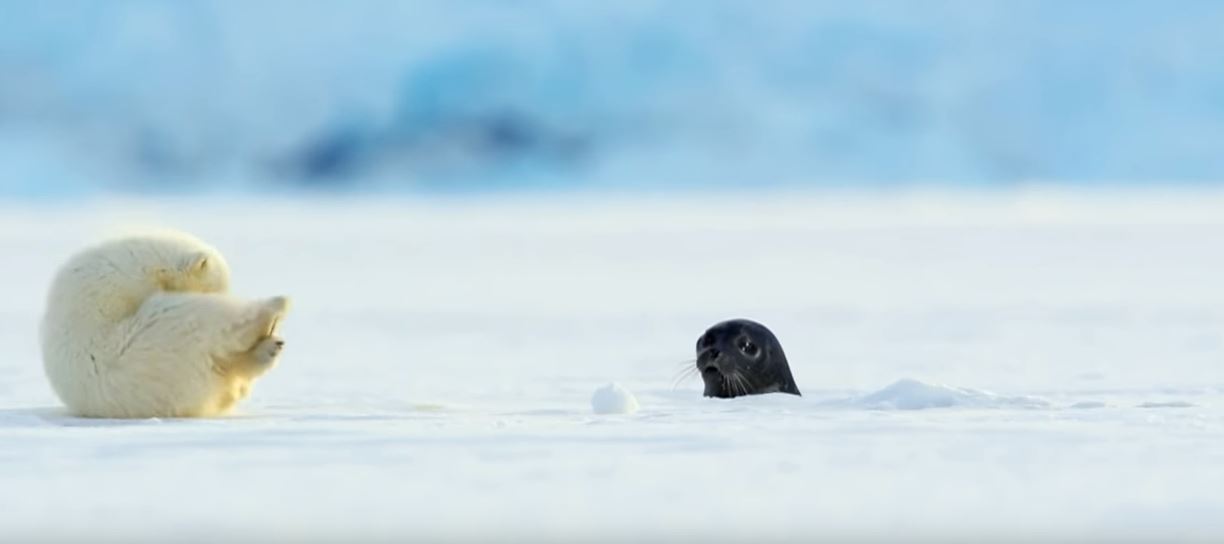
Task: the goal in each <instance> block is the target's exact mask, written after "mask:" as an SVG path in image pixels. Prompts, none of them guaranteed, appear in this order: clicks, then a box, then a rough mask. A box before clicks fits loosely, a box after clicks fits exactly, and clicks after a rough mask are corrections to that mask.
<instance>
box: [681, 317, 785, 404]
mask: <svg viewBox="0 0 1224 544" xmlns="http://www.w3.org/2000/svg"><path fill="white" fill-rule="evenodd" d="M697 370H698V371H699V372H701V379H702V380H703V381H704V382H705V396H707V397H718V398H723V399H729V398H734V397H741V396H744V395H760V394H764V393H790V394H792V395H799V394H800V393H799V387H798V386H797V385H795V378H794V377H792V376H791V370H790V365H789V364H788V363H787V362H786V354H785V353H783V352H782V344H781V343H779V342H778V338H777V337H775V336H774V334H773V333H772V332H770V330H769V329H768V328H767V327H765V325H762V324H760V323H757V322H755V321H749V320H747V319H732V320H730V321H723V322H722V323H719V324H717V325H714V326H713V327H710V328H709V329H707V330H706V331H705V333H704V334H702V335H701V338H698V339H697Z"/></svg>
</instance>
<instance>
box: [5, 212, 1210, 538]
mask: <svg viewBox="0 0 1224 544" xmlns="http://www.w3.org/2000/svg"><path fill="white" fill-rule="evenodd" d="M132 224H159V225H171V226H176V227H179V228H183V229H186V230H189V231H192V232H195V233H197V234H198V235H200V236H202V237H204V238H206V239H208V240H210V241H212V242H213V243H214V244H216V245H217V246H218V247H220V248H221V249H222V251H224V252H225V253H226V255H227V256H228V258H229V260H230V263H231V266H232V268H233V270H234V274H235V280H236V281H235V283H236V289H237V290H238V291H239V292H240V293H243V294H248V295H252V296H263V295H271V294H279V293H285V294H290V295H293V296H294V297H295V299H296V307H295V308H294V311H293V313H292V314H291V316H290V318H289V319H288V320H287V321H286V322H285V323H284V325H283V327H284V328H283V333H284V336H285V337H286V339H287V341H288V345H287V348H286V352H285V354H284V358H283V359H282V361H281V364H280V365H279V366H278V367H277V368H276V369H275V370H273V372H271V373H270V374H269V375H268V376H267V377H266V378H265V379H264V380H263V381H262V382H260V383H259V385H258V386H257V388H256V390H255V392H254V394H253V396H252V398H250V399H249V400H248V401H247V402H246V403H245V404H244V405H242V406H241V410H240V413H238V414H236V415H235V416H233V417H230V418H226V419H216V420H193V421H184V420H163V421H159V420H149V421H98V420H82V419H74V418H70V417H65V416H64V415H62V414H61V413H60V412H58V409H57V408H56V406H57V401H56V399H55V398H54V396H53V395H52V393H51V392H50V390H49V388H48V387H47V385H46V383H45V380H44V378H43V376H42V370H41V366H40V362H39V354H38V349H37V341H36V330H37V320H38V317H39V313H40V306H41V299H42V296H43V291H44V289H45V287H46V284H47V281H48V279H49V277H50V275H51V273H52V271H53V269H54V268H55V267H56V266H57V264H58V263H59V261H60V260H61V259H63V258H64V257H65V256H66V255H67V254H68V253H70V252H71V251H73V250H74V249H76V248H77V247H79V246H81V245H82V244H84V243H87V242H89V241H91V240H94V239H95V238H97V237H98V236H101V235H103V234H105V233H107V232H110V231H114V230H116V229H118V228H122V227H125V226H128V225H132ZM1222 242H1224V193H1205V192H1184V193H1131V194H1117V193H1109V194H1106V193H1099V194H1087V193H1081V194H1049V193H1040V192H1027V193H1013V194H994V195H972V194H908V195H906V194H885V195H875V196H872V195H834V194H826V195H819V194H817V195H777V196H771V197H767V198H748V197H742V196H731V195H724V196H719V197H711V198H695V197H684V196H660V197H656V198H647V197H639V198H624V199H621V198H612V197H601V198H600V197H588V198H581V197H574V198H549V199H534V198H529V197H516V198H513V199H503V200H496V199H484V200H474V201H461V200H437V199H434V200H420V199H417V200H400V201H396V200H381V201H380V200H373V199H370V200H337V201H333V202H324V201H322V200H313V201H308V200H300V199H298V200H294V199H288V200H287V199H285V198H283V197H271V196H268V197H251V198H247V199H244V200H239V201H224V200H183V201H177V202H173V201H161V202H149V201H108V202H104V203H80V204H60V205H49V204H39V205H32V204H28V203H27V204H20V203H13V202H10V203H3V204H0V255H2V256H3V257H2V261H0V265H2V266H0V273H2V274H3V276H2V277H3V280H4V281H2V282H0V300H2V301H3V304H0V347H2V348H3V349H2V351H3V356H0V541H4V542H18V541H31V540H33V541H38V540H46V541H54V540H61V539H81V538H88V539H89V540H90V541H95V542H96V541H110V540H113V541H116V542H119V541H123V542H128V541H132V540H133V538H136V537H138V539H140V540H147V541H159V542H165V541H199V542H214V541H230V540H269V539H274V540H277V541H373V540H384V539H385V540H393V539H398V540H403V541H406V539H408V538H409V537H411V538H412V539H413V540H415V541H458V540H477V539H479V540H503V541H518V542H532V541H541V542H543V541H549V542H579V541H610V540H617V539H626V538H634V539H636V540H639V541H640V540H649V541H663V540H668V541H705V542H711V541H713V542H721V541H746V542H762V543H763V542H774V541H808V540H810V539H811V538H813V537H817V536H822V537H826V539H839V540H881V541H915V540H924V539H948V538H961V539H964V540H978V539H982V538H985V537H990V540H991V541H1024V540H1069V539H1085V538H1101V539H1105V538H1108V539H1109V540H1113V541H1122V540H1134V541H1156V540H1161V541H1171V540H1199V541H1214V542H1219V541H1222V540H1224V243H1222ZM728 317H751V318H754V319H757V320H759V321H762V322H764V323H765V324H767V325H769V326H770V327H771V328H772V329H773V330H774V332H776V333H777V335H778V336H779V338H780V339H781V340H782V343H783V345H784V346H785V348H786V351H787V354H788V355H789V357H790V359H791V365H792V368H793V369H794V373H795V376H796V378H797V380H798V382H799V385H800V387H801V388H802V389H803V391H804V393H805V396H804V397H802V398H795V397H788V396H780V395H771V396H765V397H755V398H744V399H737V400H732V401H722V400H707V399H703V398H701V395H700V384H699V382H698V380H696V379H693V380H690V381H687V382H683V383H681V384H680V385H679V386H677V387H675V388H673V387H672V383H673V378H675V377H676V376H677V374H678V372H679V371H680V370H681V369H682V368H683V367H682V363H683V362H684V361H686V360H688V359H690V358H691V357H692V345H693V343H694V341H695V340H696V338H697V336H698V335H699V334H700V332H701V331H702V330H703V329H704V328H705V327H706V326H708V325H710V324H712V323H714V322H716V321H718V320H721V319H724V318H728ZM612 381H616V382H619V383H621V384H623V385H624V386H625V387H627V388H628V389H629V390H631V391H633V392H634V393H635V394H636V395H637V399H638V401H639V402H640V405H641V409H640V411H638V412H637V413H636V414H634V415H627V416H626V415H613V416H606V415H602V416H601V415H595V414H594V413H593V412H592V410H591V404H590V401H591V395H592V393H593V392H594V391H595V390H596V389H597V388H599V387H600V386H602V385H604V384H606V383H608V382H612Z"/></svg>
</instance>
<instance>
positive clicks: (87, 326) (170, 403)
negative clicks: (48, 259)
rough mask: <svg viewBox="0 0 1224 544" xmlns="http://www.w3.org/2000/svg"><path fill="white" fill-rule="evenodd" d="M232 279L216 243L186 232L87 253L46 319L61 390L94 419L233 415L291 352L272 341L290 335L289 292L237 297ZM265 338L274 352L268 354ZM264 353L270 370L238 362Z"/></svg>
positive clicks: (55, 384)
mask: <svg viewBox="0 0 1224 544" xmlns="http://www.w3.org/2000/svg"><path fill="white" fill-rule="evenodd" d="M229 276H230V273H229V267H228V265H227V264H226V262H225V259H224V258H223V257H222V256H221V254H220V253H219V252H217V250H216V249H214V248H212V247H211V246H209V245H207V244H205V243H204V242H201V241H200V240H198V239H196V238H194V237H191V236H189V235H186V234H183V233H176V232H156V233H146V234H142V235H137V236H131V237H127V238H122V239H118V240H112V241H109V242H104V243H102V244H99V245H97V246H95V247H92V248H88V249H86V250H84V251H82V252H80V253H78V254H76V255H75V256H73V257H72V258H71V259H69V261H68V262H67V263H66V264H64V266H63V267H62V268H61V269H60V270H59V272H58V274H57V275H56V277H55V280H54V281H53V283H52V285H51V291H50V294H49V295H48V297H47V309H46V314H45V315H44V317H43V322H42V330H41V336H42V353H43V364H44V368H45V369H46V372H47V377H48V379H49V380H50V381H51V386H52V388H54V390H55V392H56V394H57V395H59V397H60V399H61V400H62V401H63V402H64V404H65V405H67V406H68V409H69V410H71V411H72V412H74V413H76V414H78V415H82V416H90V417H189V416H212V415H218V414H222V413H225V412H226V411H228V410H229V409H230V408H231V407H232V406H233V405H234V404H235V403H236V402H237V401H238V400H241V399H242V398H244V397H245V396H246V395H247V393H248V392H249V385H250V381H251V380H253V379H254V378H255V377H257V376H258V375H260V374H262V372H263V371H264V370H266V368H267V367H269V366H271V364H272V362H273V361H274V359H275V356H276V354H277V353H279V346H280V343H279V342H274V343H269V339H274V340H278V339H276V338H275V336H273V334H274V330H273V327H274V326H275V324H276V322H277V321H278V320H279V319H280V318H281V317H282V316H283V314H284V312H285V311H286V310H287V309H288V299H286V298H284V297H274V298H271V299H266V300H261V301H245V300H241V299H238V298H235V297H233V296H230V295H229V294H227V292H228V290H229ZM261 342H263V343H262V344H261ZM265 344H266V345H268V346H270V347H271V351H267V350H264V351H260V348H261V346H263V345H265ZM256 352H259V353H263V354H264V356H263V357H262V358H261V359H260V360H261V361H263V362H265V363H266V364H265V365H257V370H256V371H253V372H249V371H243V372H233V371H231V370H232V369H231V368H230V367H231V366H233V365H229V363H230V362H231V361H233V360H245V359H241V358H242V357H244V356H249V355H250V354H252V353H256ZM265 352H266V353H265ZM236 358H237V359H236ZM244 368H245V367H244Z"/></svg>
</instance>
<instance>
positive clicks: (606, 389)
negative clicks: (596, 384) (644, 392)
mask: <svg viewBox="0 0 1224 544" xmlns="http://www.w3.org/2000/svg"><path fill="white" fill-rule="evenodd" d="M638 408H640V406H639V405H638V401H637V397H635V396H633V392H631V391H629V390H628V389H625V387H624V386H623V385H621V384H619V383H616V382H613V383H610V384H608V385H605V386H603V387H600V388H599V389H596V390H595V394H594V395H591V410H592V411H594V412H595V413H596V414H602V415H608V414H632V413H634V412H637V411H638Z"/></svg>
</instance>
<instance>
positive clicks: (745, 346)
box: [739, 338, 761, 357]
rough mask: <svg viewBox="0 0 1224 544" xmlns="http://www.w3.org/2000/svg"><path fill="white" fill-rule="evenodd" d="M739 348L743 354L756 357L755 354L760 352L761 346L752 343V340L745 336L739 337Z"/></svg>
mask: <svg viewBox="0 0 1224 544" xmlns="http://www.w3.org/2000/svg"><path fill="white" fill-rule="evenodd" d="M739 349H740V351H742V352H744V355H747V356H749V357H756V356H757V354H758V353H760V352H761V348H758V347H757V345H756V344H754V343H752V340H749V339H747V338H741V339H740V341H739Z"/></svg>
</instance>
